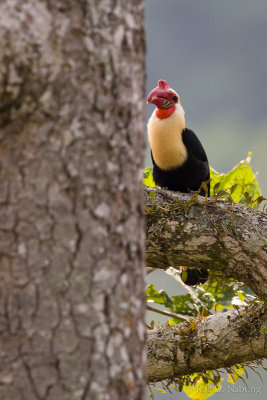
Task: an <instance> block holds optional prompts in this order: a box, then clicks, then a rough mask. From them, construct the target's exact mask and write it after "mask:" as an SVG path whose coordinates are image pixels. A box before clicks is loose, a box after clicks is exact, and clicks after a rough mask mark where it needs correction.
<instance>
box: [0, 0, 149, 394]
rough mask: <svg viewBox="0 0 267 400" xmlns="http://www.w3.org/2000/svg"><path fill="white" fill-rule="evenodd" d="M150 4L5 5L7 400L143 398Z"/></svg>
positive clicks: (104, 0)
mask: <svg viewBox="0 0 267 400" xmlns="http://www.w3.org/2000/svg"><path fill="white" fill-rule="evenodd" d="M142 3H143V2H142V0H129V1H127V2H121V1H120V0H97V1H94V0H87V1H86V0H76V1H68V0H58V1H52V0H44V1H36V0H25V1H20V0H6V1H4V2H3V1H2V2H1V4H0V128H1V130H0V157H1V165H0V168H1V170H0V185H1V191H0V254H1V258H0V263H1V265H0V274H1V279H0V297H1V302H0V335H1V345H0V364H1V369H0V398H1V399H5V400H11V399H12V400H26V399H27V400H36V399H38V400H40V399H45V400H59V399H61V400H75V399H76V400H86V399H91V400H109V399H112V400H114V399H115V400H116V399H126V398H127V399H130V400H131V399H136V400H140V399H142V398H144V376H145V374H144V369H143V365H144V334H145V324H144V311H145V308H144V302H143V299H144V279H143V253H144V251H143V244H142V242H143V241H144V234H143V215H142V202H143V198H142V182H141V178H142V173H141V168H142V164H143V148H144V125H143V121H144V110H145V104H144V98H145V96H144V31H143V4H142Z"/></svg>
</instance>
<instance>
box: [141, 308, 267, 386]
mask: <svg viewBox="0 0 267 400" xmlns="http://www.w3.org/2000/svg"><path fill="white" fill-rule="evenodd" d="M266 317H267V314H266V313H264V307H263V306H262V305H253V306H252V307H250V309H248V310H247V312H246V313H245V312H244V313H241V312H239V311H237V310H235V309H232V310H230V311H228V312H225V313H219V314H215V315H212V316H209V317H208V318H206V319H200V320H199V321H198V322H197V323H196V324H195V325H192V324H190V323H187V322H185V323H182V324H180V325H177V326H175V327H172V328H170V329H161V328H159V329H155V330H152V331H148V338H147V347H148V353H147V379H148V382H156V381H162V380H164V379H171V378H173V377H180V376H183V375H186V374H191V373H193V372H203V371H206V370H214V369H217V368H227V367H229V366H231V365H234V364H237V363H242V362H247V361H253V360H256V359H260V358H264V357H266V356H267V336H266V334H264V332H261V330H262V329H263V328H264V327H266V326H267V319H266Z"/></svg>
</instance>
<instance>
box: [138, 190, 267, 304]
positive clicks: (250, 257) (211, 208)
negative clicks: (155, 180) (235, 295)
mask: <svg viewBox="0 0 267 400" xmlns="http://www.w3.org/2000/svg"><path fill="white" fill-rule="evenodd" d="M151 190H152V189H149V188H146V189H145V193H146V234H147V241H146V260H147V266H148V267H153V268H167V267H169V266H180V265H183V266H187V267H191V268H208V269H210V270H218V271H222V272H223V274H224V275H225V276H226V277H233V278H235V279H236V280H239V281H242V282H244V283H246V284H247V285H248V286H249V287H250V288H251V289H252V290H253V291H254V292H255V293H256V294H257V295H258V296H259V297H261V298H262V299H265V300H267V216H266V214H263V213H262V212H260V211H256V210H254V209H252V208H251V207H247V206H244V205H240V204H230V203H228V202H226V201H217V200H216V199H214V198H208V199H206V200H205V199H204V198H203V197H201V196H199V197H198V199H194V198H193V199H192V196H191V195H186V194H182V193H174V192H168V191H166V190H160V189H153V192H154V194H155V198H154V199H153V198H152V197H151V196H150V195H149V193H150V192H151Z"/></svg>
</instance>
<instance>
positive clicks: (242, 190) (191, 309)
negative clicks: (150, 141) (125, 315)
mask: <svg viewBox="0 0 267 400" xmlns="http://www.w3.org/2000/svg"><path fill="white" fill-rule="evenodd" d="M250 160H251V153H249V155H248V157H247V158H246V159H245V160H243V161H241V162H240V163H239V164H237V165H236V166H235V167H234V168H233V169H232V170H231V171H229V172H228V173H223V174H220V173H218V172H216V171H214V170H213V169H211V171H210V172H211V183H210V186H211V196H214V197H216V198H218V199H223V200H226V201H229V202H230V203H233V202H237V203H243V204H246V205H249V206H251V207H254V208H257V207H258V206H259V205H260V204H261V203H262V202H263V200H266V199H264V198H263V196H262V195H261V192H260V189H259V185H258V182H257V180H256V176H255V174H254V173H253V171H252V169H251V166H250ZM144 184H145V185H146V186H148V187H155V186H156V185H155V183H154V181H153V177H152V169H151V168H146V169H145V176H144ZM153 194H154V193H153ZM169 274H170V273H169ZM171 275H172V274H171ZM183 286H184V288H185V289H186V290H187V291H188V293H186V294H182V295H177V296H169V295H168V294H167V293H166V291H164V290H157V289H156V288H155V286H154V285H153V284H151V285H149V286H148V287H147V292H146V296H147V301H148V302H149V303H156V304H159V305H161V307H164V308H165V310H166V311H169V312H170V313H172V314H173V313H176V314H179V315H182V316H185V317H187V318H189V319H191V321H192V323H193V321H194V320H195V319H196V318H199V316H203V315H210V314H214V313H216V312H218V311H220V312H224V311H226V310H227V309H229V308H233V307H235V308H239V306H243V307H244V306H245V307H247V306H248V305H250V304H251V303H252V302H257V301H258V300H257V298H256V296H255V295H254V294H253V293H252V292H251V290H250V289H249V288H247V287H246V286H245V285H244V284H242V283H240V282H235V280H234V279H227V280H225V279H223V277H220V276H219V275H218V274H217V275H216V274H213V275H211V277H210V278H209V281H208V282H207V283H206V284H204V285H201V286H196V287H190V288H189V287H187V286H186V285H183ZM181 322H182V320H181V319H179V318H177V319H176V318H171V319H170V320H169V321H168V323H169V325H174V324H177V323H181ZM152 326H153V324H152ZM227 371H228V373H229V375H228V382H230V383H234V382H235V381H236V380H237V379H238V378H240V377H241V375H242V374H243V373H244V371H245V370H244V369H243V366H240V365H239V366H236V367H235V366H234V367H232V368H229V369H228V370H227ZM212 377H213V378H212ZM241 379H242V377H241ZM221 381H222V379H221V377H220V374H219V373H218V371H206V373H205V374H194V375H192V376H189V377H183V379H182V381H181V380H179V382H178V381H177V384H176V385H175V382H174V381H172V382H169V383H168V384H167V385H166V384H164V383H162V386H163V389H160V388H158V387H155V386H154V385H153V387H154V388H155V389H156V390H158V391H160V392H163V393H164V392H165V391H166V390H168V391H170V387H172V388H174V389H175V390H177V388H178V387H179V390H182V389H183V390H184V392H185V393H186V394H187V395H188V396H189V397H190V398H192V399H199V400H204V399H206V398H207V397H209V396H211V395H212V394H214V393H215V392H216V391H218V390H220V384H221ZM164 385H165V386H164ZM177 385H178V386H177ZM150 396H151V398H153V391H151V395H150Z"/></svg>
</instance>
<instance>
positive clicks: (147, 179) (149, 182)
mask: <svg viewBox="0 0 267 400" xmlns="http://www.w3.org/2000/svg"><path fill="white" fill-rule="evenodd" d="M143 183H144V185H145V186H148V187H156V184H155V182H154V179H153V175H152V168H150V167H148V168H145V169H144V178H143Z"/></svg>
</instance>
